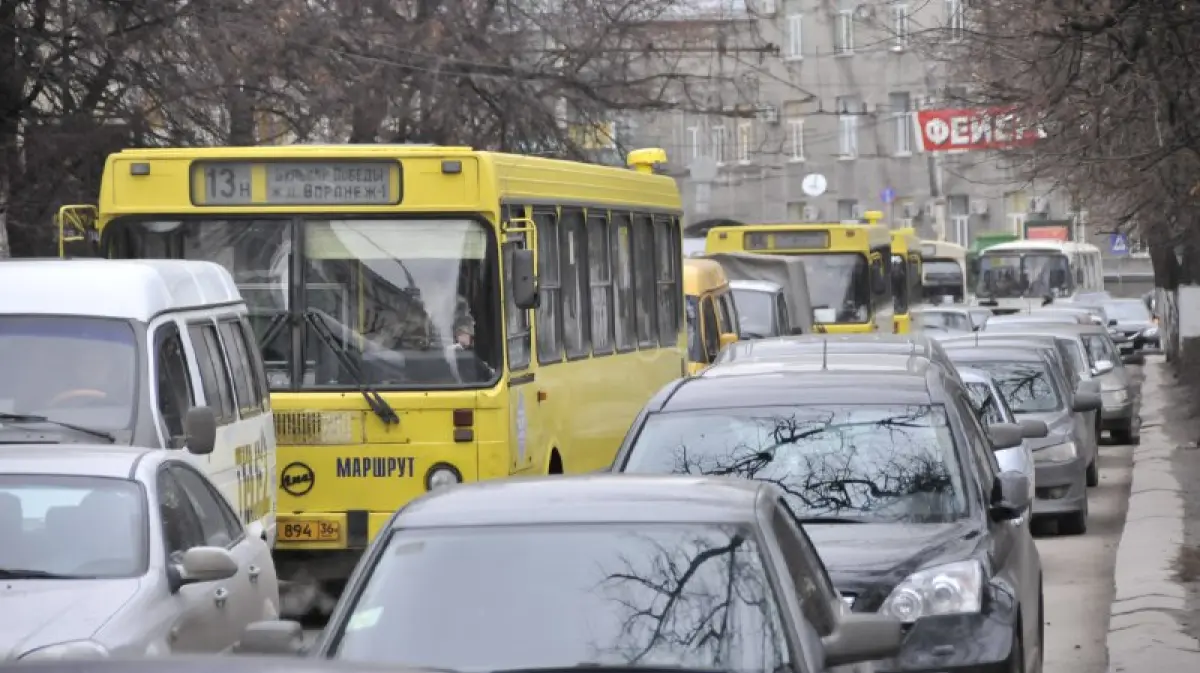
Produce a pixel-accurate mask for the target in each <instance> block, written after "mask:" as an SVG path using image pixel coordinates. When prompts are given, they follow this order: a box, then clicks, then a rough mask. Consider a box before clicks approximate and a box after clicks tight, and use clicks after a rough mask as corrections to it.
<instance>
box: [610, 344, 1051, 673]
mask: <svg viewBox="0 0 1200 673" xmlns="http://www.w3.org/2000/svg"><path fill="white" fill-rule="evenodd" d="M787 362H788V360H787V358H781V360H780V361H779V362H778V365H780V366H778V367H776V368H775V369H774V371H763V369H761V368H758V367H753V366H748V365H750V364H751V363H746V364H743V365H735V364H728V365H720V364H718V365H715V366H713V367H712V368H710V369H709V370H707V371H706V372H705V373H704V375H703V376H699V377H693V378H688V379H681V380H678V381H675V382H672V383H670V384H668V385H667V386H666V387H665V388H663V389H662V390H660V391H659V392H658V394H657V395H655V397H654V398H653V399H652V400H651V401H650V402H649V404H648V405H647V406H646V408H645V409H643V410H642V412H641V413H640V414H639V416H638V418H637V419H636V420H635V421H634V424H633V427H632V428H631V429H630V431H629V433H628V434H627V435H626V437H625V440H624V442H623V443H622V446H621V449H620V451H619V453H618V454H617V458H616V461H615V462H614V464H613V468H612V470H613V471H614V472H625V473H651V474H654V473H671V474H704V475H729V476H740V477H745V478H751V479H761V480H766V481H770V482H772V483H775V484H777V485H778V486H779V487H780V488H782V489H783V490H784V492H786V493H787V497H788V498H789V504H790V505H791V506H792V508H793V509H794V510H795V512H796V514H797V516H798V517H800V520H801V522H802V523H803V524H804V526H805V530H806V531H807V532H808V533H809V535H810V536H811V538H812V540H813V542H814V543H815V544H816V546H817V549H818V551H819V552H820V554H821V556H822V558H823V559H824V561H825V563H826V565H827V566H828V568H829V571H830V575H831V576H832V577H833V580H834V583H835V585H836V586H837V588H838V589H839V591H840V592H841V593H842V594H843V595H844V596H845V597H846V601H847V603H848V604H850V605H851V608H852V609H853V610H854V611H855V612H881V613H884V614H888V615H892V616H895V617H898V618H900V619H901V620H902V621H904V622H905V624H906V629H907V632H906V637H905V643H904V647H903V649H902V650H901V653H900V654H899V655H898V657H897V658H896V659H893V660H887V661H881V662H878V663H877V664H876V666H875V670H877V671H901V670H903V671H944V670H955V671H992V670H1004V671H1035V670H1040V669H1041V661H1042V657H1043V651H1042V650H1043V648H1042V642H1043V641H1042V635H1043V626H1042V624H1043V611H1042V571H1041V561H1040V558H1039V556H1038V552H1037V548H1036V546H1035V545H1034V542H1033V538H1032V537H1031V536H1030V535H1029V531H1028V526H1017V525H1014V520H1016V519H1018V518H1019V517H1020V516H1021V514H1022V513H1023V512H1025V510H1026V509H1027V508H1028V507H1029V506H1030V504H1031V503H1030V501H1029V482H1028V479H1027V477H1026V476H1025V475H1023V474H1021V473H1019V472H1004V473H1001V472H1000V471H999V467H998V465H997V463H996V458H995V456H994V455H993V452H994V451H996V450H1000V449H1004V448H1010V447H1014V446H1018V445H1019V444H1020V443H1021V441H1022V431H1021V428H1020V427H1018V426H1015V425H1005V424H1001V425H997V426H992V427H991V428H989V430H987V431H985V430H984V428H983V427H982V426H981V425H980V421H979V419H978V417H977V416H976V414H975V413H974V412H973V410H972V409H973V408H972V407H971V403H970V397H969V394H968V392H967V391H966V389H965V388H964V386H963V384H962V383H961V380H960V379H959V377H958V375H957V373H956V372H954V370H953V369H947V368H945V367H942V366H940V365H939V364H938V363H936V362H931V361H930V360H928V359H925V358H911V359H910V360H909V362H908V363H907V365H906V366H903V367H895V368H891V369H888V370H861V369H858V370H851V369H843V370H837V369H824V368H814V367H789V366H788V365H787ZM762 364H766V363H762ZM723 370H725V371H723ZM734 370H741V372H744V373H743V374H739V373H737V372H736V371H734Z"/></svg>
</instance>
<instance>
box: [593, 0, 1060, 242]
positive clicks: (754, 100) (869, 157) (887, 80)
mask: <svg viewBox="0 0 1200 673" xmlns="http://www.w3.org/2000/svg"><path fill="white" fill-rule="evenodd" d="M964 1H965V0H897V1H890V0H711V2H705V3H703V4H704V7H703V8H702V9H698V10H697V13H696V15H695V16H693V17H691V20H692V21H695V22H710V23H711V22H718V23H722V24H723V25H724V26H725V29H724V30H722V31H720V35H721V38H720V43H718V44H714V45H712V48H711V50H710V51H709V52H708V53H707V56H705V57H703V58H701V57H698V56H697V57H693V58H691V60H690V61H689V64H690V65H691V66H692V67H694V68H695V69H696V70H697V72H696V73H695V74H696V75H697V76H699V77H701V79H702V80H707V81H709V82H710V85H709V88H708V90H707V91H706V92H704V94H703V95H702V96H701V100H699V101H697V100H696V98H697V96H696V95H695V92H689V94H688V95H687V96H686V97H684V99H681V100H680V101H677V102H678V103H679V109H678V110H677V111H675V112H673V113H658V114H656V115H653V116H649V115H642V116H639V117H636V118H633V117H631V118H628V119H625V120H623V122H622V123H621V124H618V128H617V131H616V133H617V135H618V142H620V143H621V144H622V145H624V146H626V147H635V146H659V147H663V148H665V149H666V150H667V153H668V156H669V157H670V163H669V166H668V167H667V170H668V171H669V172H670V173H671V174H672V175H675V176H676V177H677V178H678V179H679V181H680V187H681V190H682V192H683V194H684V198H685V203H686V206H687V217H688V222H689V224H693V223H697V222H702V221H705V220H709V219H733V220H738V221H743V222H804V221H822V222H828V221H840V220H846V219H855V218H858V217H861V216H862V214H863V213H864V212H865V211H868V210H880V211H883V213H884V215H885V218H886V219H887V221H888V222H890V223H892V225H893V226H915V227H917V228H918V230H919V231H920V233H921V234H922V235H923V236H927V237H938V238H944V239H945V240H949V241H953V242H958V243H961V244H963V245H969V242H970V240H971V238H972V237H973V236H975V235H978V234H980V233H985V232H1000V231H1016V232H1019V231H1020V230H1021V223H1022V222H1023V221H1024V220H1025V219H1026V218H1030V217H1033V218H1054V219H1059V218H1069V217H1071V216H1072V214H1071V212H1070V211H1071V204H1070V203H1069V200H1068V199H1065V198H1064V197H1063V196H1062V195H1061V194H1055V193H1053V192H1052V191H1051V190H1048V189H1039V186H1038V185H1035V184H1025V183H1023V182H1018V181H1017V180H1016V178H1015V173H1014V172H1012V171H1009V170H1006V169H1005V167H1004V166H1003V165H1002V163H1001V159H1000V158H999V157H998V156H996V155H995V154H994V153H987V152H960V153H953V152H938V153H925V152H922V151H921V148H920V146H919V143H918V129H917V127H916V124H915V112H916V111H917V110H918V109H920V108H955V107H966V106H967V105H968V104H967V103H966V102H965V101H967V100H969V93H970V92H969V91H968V90H967V88H966V87H964V86H962V84H961V83H960V82H956V81H954V80H953V79H952V77H951V75H950V74H949V73H950V72H951V71H952V68H950V67H948V66H947V64H949V63H953V60H954V49H955V44H956V43H958V42H960V41H961V40H962V39H963V37H964V31H965V29H966V27H965V24H964V16H965V15H964V7H965V5H964ZM714 3H715V4H714ZM672 29H673V28H672V27H671V26H665V27H664V28H663V30H667V31H669V30H672ZM698 88H700V89H703V88H704V87H703V86H702V85H700V86H699V87H698ZM814 175H816V176H820V178H814V177H810V176H814ZM806 177H807V178H808V180H807V182H806Z"/></svg>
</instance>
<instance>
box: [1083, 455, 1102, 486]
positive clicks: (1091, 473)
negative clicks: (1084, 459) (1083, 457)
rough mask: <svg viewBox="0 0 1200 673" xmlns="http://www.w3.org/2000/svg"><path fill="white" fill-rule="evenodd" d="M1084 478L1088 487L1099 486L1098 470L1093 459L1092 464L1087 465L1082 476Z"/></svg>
mask: <svg viewBox="0 0 1200 673" xmlns="http://www.w3.org/2000/svg"><path fill="white" fill-rule="evenodd" d="M1084 476H1085V477H1086V478H1087V485H1088V486H1089V487H1091V486H1099V485H1100V468H1098V467H1096V459H1095V458H1093V459H1092V462H1091V463H1089V464H1088V466H1087V472H1086V473H1085V474H1084Z"/></svg>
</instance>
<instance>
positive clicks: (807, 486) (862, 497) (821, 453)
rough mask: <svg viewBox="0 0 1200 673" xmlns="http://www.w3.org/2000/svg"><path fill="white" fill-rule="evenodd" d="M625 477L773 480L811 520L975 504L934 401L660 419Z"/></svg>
mask: <svg viewBox="0 0 1200 673" xmlns="http://www.w3.org/2000/svg"><path fill="white" fill-rule="evenodd" d="M622 471H624V472H634V473H650V474H663V473H669V474H710V475H732V476H739V477H746V478H752V479H762V480H765V481H770V482H773V483H776V484H778V485H779V486H780V487H782V488H783V489H784V491H786V492H787V494H788V497H789V499H790V501H791V505H792V507H793V508H794V509H795V510H796V512H797V514H798V515H799V516H802V517H823V516H833V517H849V518H861V519H863V520H867V521H881V522H889V521H911V522H919V523H939V522H945V521H953V520H955V519H958V518H959V517H961V516H962V515H963V513H964V510H965V507H966V505H965V500H964V496H963V487H962V481H961V475H960V471H959V468H958V463H957V458H956V456H955V448H954V439H953V436H952V434H951V432H950V428H949V426H948V425H947V423H946V414H945V410H944V408H943V407H941V406H931V405H928V404H925V405H921V404H913V405H853V406H846V405H830V406H826V405H812V406H786V407H784V406H780V407H764V408H725V409H706V410H704V411H696V412H675V413H659V414H651V415H650V416H649V417H647V419H646V423H645V425H644V426H643V427H642V429H641V432H639V433H638V436H637V439H636V440H635V442H634V445H633V450H632V451H631V452H630V456H629V460H628V462H627V463H626V465H625V466H624V468H623V470H622Z"/></svg>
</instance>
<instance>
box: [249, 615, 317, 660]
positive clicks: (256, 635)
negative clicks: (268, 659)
mask: <svg viewBox="0 0 1200 673" xmlns="http://www.w3.org/2000/svg"><path fill="white" fill-rule="evenodd" d="M233 652H234V654H275V655H289V654H290V655H299V654H303V653H304V627H303V626H301V625H300V623H299V622H292V621H286V620H274V621H265V622H251V623H250V624H249V625H247V626H246V629H245V630H244V631H242V638H241V640H239V641H238V642H237V644H236V645H234V646H233Z"/></svg>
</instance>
